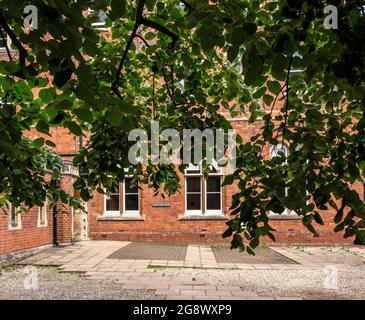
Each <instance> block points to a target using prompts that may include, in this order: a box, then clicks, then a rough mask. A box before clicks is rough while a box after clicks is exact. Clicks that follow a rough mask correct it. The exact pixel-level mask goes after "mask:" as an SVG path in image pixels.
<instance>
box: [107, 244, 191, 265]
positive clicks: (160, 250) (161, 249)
mask: <svg viewBox="0 0 365 320" xmlns="http://www.w3.org/2000/svg"><path fill="white" fill-rule="evenodd" d="M186 249H187V245H179V244H176V245H174V244H161V243H140V242H133V243H130V244H128V245H126V246H125V247H123V248H121V249H119V250H117V251H115V252H113V253H112V254H111V255H110V256H109V257H108V258H107V259H136V260H173V261H184V260H185V256H186Z"/></svg>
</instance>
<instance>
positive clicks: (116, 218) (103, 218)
mask: <svg viewBox="0 0 365 320" xmlns="http://www.w3.org/2000/svg"><path fill="white" fill-rule="evenodd" d="M96 220H97V221H145V220H146V219H145V218H143V217H142V216H140V217H130V216H129V217H128V216H101V217H98V218H97V219H96Z"/></svg>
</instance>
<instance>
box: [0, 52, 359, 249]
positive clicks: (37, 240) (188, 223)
mask: <svg viewBox="0 0 365 320" xmlns="http://www.w3.org/2000/svg"><path fill="white" fill-rule="evenodd" d="M0 46H1V45H0ZM0 54H1V48H0ZM229 120H230V121H231V123H232V125H233V127H234V128H235V129H236V130H237V133H238V134H240V135H241V136H242V137H243V139H244V140H249V139H250V137H251V136H253V135H255V134H257V133H258V132H259V129H260V127H261V126H262V123H260V122H256V123H254V124H250V123H249V122H248V119H246V118H235V119H229ZM51 133H52V136H53V141H54V142H55V144H56V145H57V148H56V150H55V151H56V152H57V153H59V154H60V155H61V157H62V158H63V159H64V161H65V163H66V166H65V172H64V175H63V179H62V181H61V186H62V188H64V189H65V190H67V191H68V192H69V193H70V194H74V190H73V187H72V183H73V181H74V180H75V178H76V176H77V171H76V170H75V169H74V168H73V166H72V164H71V163H72V162H71V161H72V158H73V157H74V156H75V155H76V154H77V152H78V150H79V148H80V140H79V138H76V137H74V136H72V135H70V134H69V133H68V131H67V129H64V128H53V129H52V131H51ZM26 135H27V136H29V137H31V138H36V137H39V136H40V134H38V133H37V132H36V131H35V130H34V131H30V132H28V133H26ZM270 150H271V149H270V146H269V147H268V148H267V150H266V154H267V156H269V155H270ZM223 176H224V171H222V170H219V169H218V168H217V170H215V172H214V173H213V174H212V175H210V176H209V177H208V179H204V177H203V176H202V174H201V171H200V168H199V167H190V168H189V169H188V170H186V172H185V174H180V178H181V183H182V185H181V191H180V193H178V194H175V195H173V196H171V197H170V198H165V199H164V198H162V197H155V196H153V190H151V189H149V188H148V187H147V186H144V185H142V186H140V189H138V188H135V187H132V186H131V184H130V178H127V179H126V181H125V182H124V183H123V184H120V186H119V189H118V190H115V191H114V192H113V193H112V194H111V195H110V196H109V197H106V196H103V195H101V194H95V196H94V198H93V199H92V200H91V201H89V202H88V203H87V204H86V208H87V214H85V213H82V212H74V211H73V210H72V209H69V210H68V212H67V213H60V212H59V210H58V208H54V209H49V208H46V207H45V208H32V209H31V210H30V211H29V212H27V213H24V214H21V215H17V214H15V212H16V211H15V208H13V207H12V205H11V204H8V206H6V207H4V208H1V210H0V256H2V255H6V254H9V253H14V252H20V251H22V250H26V249H31V248H37V247H42V246H47V245H52V244H53V243H70V242H71V241H72V240H77V239H78V240H83V239H108V240H129V241H165V242H190V243H191V242H197V243H200V242H202V243H206V242H209V243H216V242H222V241H229V239H226V240H223V239H222V236H221V235H222V233H223V232H224V231H225V229H226V224H225V222H226V221H227V219H228V218H229V207H230V199H231V196H232V194H234V192H235V187H234V186H227V187H221V182H222V179H223ZM356 190H357V191H358V192H359V193H361V194H363V192H364V189H363V185H361V184H359V185H357V186H356ZM270 217H271V219H272V226H273V227H274V228H275V229H276V230H277V231H276V232H275V236H276V239H277V244H331V245H334V244H340V243H344V242H345V241H347V242H348V241H350V240H344V239H343V237H342V234H341V233H338V234H336V233H334V232H333V229H334V226H335V224H334V222H333V217H334V212H326V213H324V214H323V220H324V223H325V225H324V226H317V230H318V234H317V235H313V234H311V233H310V232H309V231H308V230H307V229H305V227H304V226H303V225H302V222H301V219H300V218H298V216H296V215H295V214H293V213H292V214H291V213H287V214H283V215H280V216H279V215H273V214H271V215H270Z"/></svg>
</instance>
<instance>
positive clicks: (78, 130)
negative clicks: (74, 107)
mask: <svg viewBox="0 0 365 320" xmlns="http://www.w3.org/2000/svg"><path fill="white" fill-rule="evenodd" d="M67 128H68V129H69V130H70V132H71V133H72V134H74V135H75V136H82V130H81V128H80V126H79V125H78V124H77V123H75V122H68V123H67Z"/></svg>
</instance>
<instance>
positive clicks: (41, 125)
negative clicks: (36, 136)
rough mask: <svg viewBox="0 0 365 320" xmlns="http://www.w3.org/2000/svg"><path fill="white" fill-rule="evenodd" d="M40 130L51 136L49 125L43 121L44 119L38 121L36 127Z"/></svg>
mask: <svg viewBox="0 0 365 320" xmlns="http://www.w3.org/2000/svg"><path fill="white" fill-rule="evenodd" d="M35 128H36V129H37V131H38V132H41V133H44V134H47V135H49V136H50V134H49V125H48V124H47V123H46V122H45V121H43V120H42V119H41V120H39V121H38V123H37V125H36V127H35Z"/></svg>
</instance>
